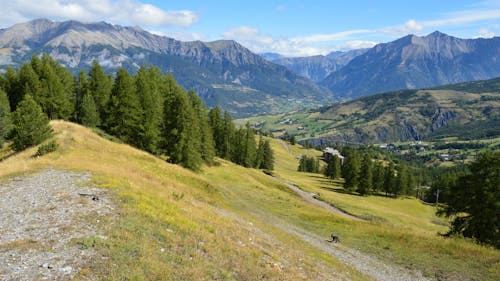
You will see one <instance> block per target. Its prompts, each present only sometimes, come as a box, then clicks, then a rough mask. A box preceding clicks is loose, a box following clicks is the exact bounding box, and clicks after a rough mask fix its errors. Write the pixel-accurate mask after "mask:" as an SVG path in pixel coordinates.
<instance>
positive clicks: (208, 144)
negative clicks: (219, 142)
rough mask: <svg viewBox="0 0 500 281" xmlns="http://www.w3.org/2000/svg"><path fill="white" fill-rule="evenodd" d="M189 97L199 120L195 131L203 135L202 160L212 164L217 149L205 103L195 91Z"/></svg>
mask: <svg viewBox="0 0 500 281" xmlns="http://www.w3.org/2000/svg"><path fill="white" fill-rule="evenodd" d="M188 96H189V99H190V100H191V104H192V106H193V110H194V114H195V115H196V117H197V119H198V122H197V124H195V130H198V131H199V132H200V135H201V139H200V144H201V147H200V151H201V158H202V159H203V160H204V161H205V163H208V164H210V163H212V161H213V158H214V156H215V148H214V138H213V133H212V128H211V127H210V125H209V121H208V111H207V108H206V107H205V105H204V104H203V101H202V100H201V99H200V98H199V97H198V95H196V93H195V92H194V91H193V90H190V91H189V92H188Z"/></svg>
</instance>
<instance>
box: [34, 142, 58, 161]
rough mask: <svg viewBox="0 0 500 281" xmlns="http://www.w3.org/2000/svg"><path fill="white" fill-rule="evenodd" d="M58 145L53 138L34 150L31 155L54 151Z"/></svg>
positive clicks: (36, 155)
mask: <svg viewBox="0 0 500 281" xmlns="http://www.w3.org/2000/svg"><path fill="white" fill-rule="evenodd" d="M58 147H59V145H58V144H57V142H56V141H55V140H51V141H50V142H48V143H46V144H43V145H41V146H40V147H38V150H37V151H36V153H35V155H33V157H38V156H42V155H45V154H47V153H51V152H54V151H56V150H57V148H58Z"/></svg>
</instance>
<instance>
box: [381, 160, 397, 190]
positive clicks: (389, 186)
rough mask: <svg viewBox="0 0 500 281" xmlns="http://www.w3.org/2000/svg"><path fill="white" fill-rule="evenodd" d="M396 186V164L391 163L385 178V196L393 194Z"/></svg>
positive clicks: (386, 170)
mask: <svg viewBox="0 0 500 281" xmlns="http://www.w3.org/2000/svg"><path fill="white" fill-rule="evenodd" d="M394 185H396V182H395V176H394V164H393V163H390V164H389V166H388V167H387V168H386V169H385V177H384V192H385V196H387V195H388V194H389V193H391V192H393V190H394Z"/></svg>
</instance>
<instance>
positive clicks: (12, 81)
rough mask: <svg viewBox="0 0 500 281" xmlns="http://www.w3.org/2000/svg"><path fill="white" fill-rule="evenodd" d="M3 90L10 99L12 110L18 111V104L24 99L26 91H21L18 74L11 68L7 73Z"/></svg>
mask: <svg viewBox="0 0 500 281" xmlns="http://www.w3.org/2000/svg"><path fill="white" fill-rule="evenodd" d="M3 88H4V90H5V92H6V93H7V97H8V98H9V104H10V109H11V110H12V111H14V110H16V108H17V104H18V103H19V102H21V100H22V99H23V95H24V91H22V90H21V89H20V83H19V75H18V73H17V72H16V71H15V70H14V68H12V67H10V66H9V67H8V68H7V71H6V72H5V79H4V83H3Z"/></svg>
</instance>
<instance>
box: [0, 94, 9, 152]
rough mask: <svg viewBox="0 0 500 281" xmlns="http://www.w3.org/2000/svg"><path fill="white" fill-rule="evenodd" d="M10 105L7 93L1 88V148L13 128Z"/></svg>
mask: <svg viewBox="0 0 500 281" xmlns="http://www.w3.org/2000/svg"><path fill="white" fill-rule="evenodd" d="M11 124H12V123H11V119H10V105H9V99H8V98H7V94H6V93H5V92H4V91H3V90H2V89H0V148H1V147H2V146H3V143H4V141H5V138H6V137H7V136H8V133H9V132H10V129H11Z"/></svg>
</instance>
